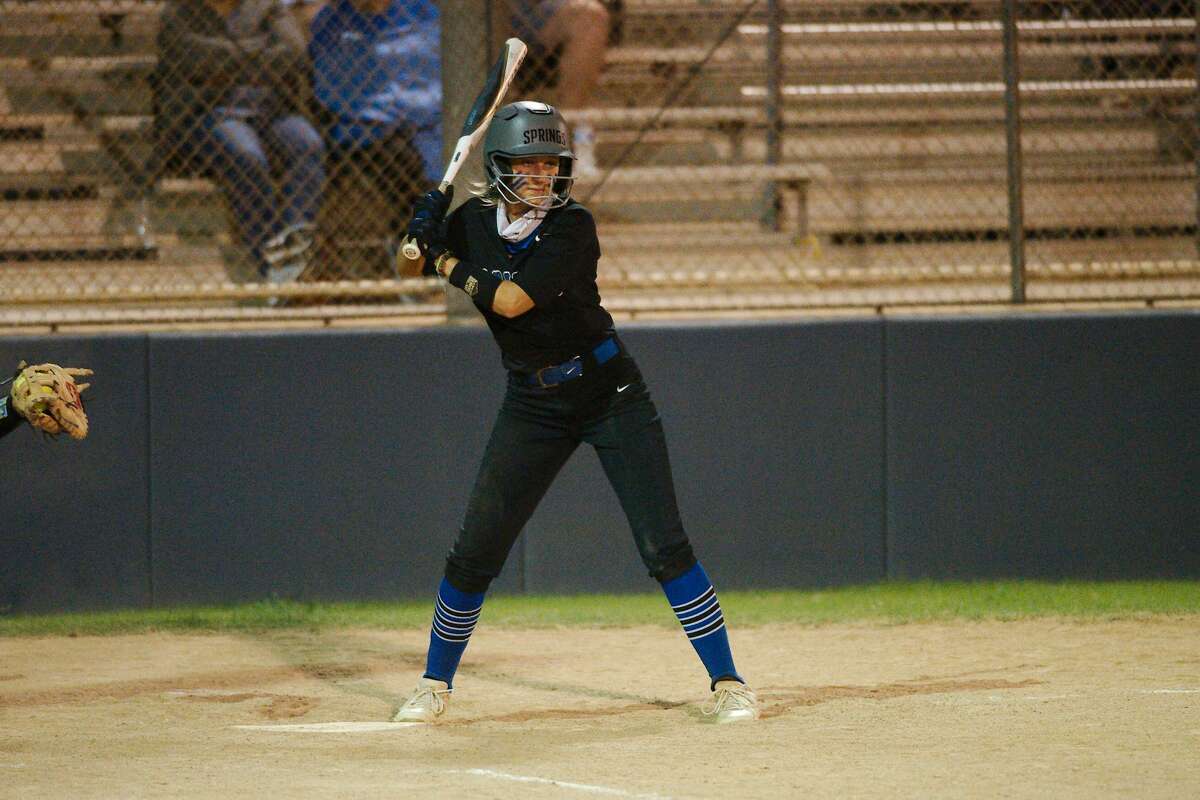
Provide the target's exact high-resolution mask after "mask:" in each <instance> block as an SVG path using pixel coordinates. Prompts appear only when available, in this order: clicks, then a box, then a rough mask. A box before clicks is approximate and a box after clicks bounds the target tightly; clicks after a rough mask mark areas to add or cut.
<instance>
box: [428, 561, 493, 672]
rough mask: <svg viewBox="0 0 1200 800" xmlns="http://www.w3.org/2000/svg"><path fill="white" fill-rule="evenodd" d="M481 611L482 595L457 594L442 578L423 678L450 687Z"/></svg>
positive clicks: (478, 593)
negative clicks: (431, 679) (443, 682)
mask: <svg viewBox="0 0 1200 800" xmlns="http://www.w3.org/2000/svg"><path fill="white" fill-rule="evenodd" d="M481 610H483V592H460V591H459V590H458V589H455V588H454V587H453V586H451V585H450V582H449V581H448V580H446V579H445V578H442V584H441V586H439V587H438V594H437V604H436V605H435V606H434V609H433V627H432V628H431V629H430V631H429V654H428V655H427V656H426V658H425V677H426V678H433V679H435V680H439V681H445V682H446V683H447V684H450V685H451V686H453V685H454V673H455V672H456V671H457V670H458V662H459V659H461V658H462V654H463V651H464V650H466V649H467V642H469V641H470V640H471V633H472V631H474V630H475V623H476V622H478V621H479V612H480V611H481Z"/></svg>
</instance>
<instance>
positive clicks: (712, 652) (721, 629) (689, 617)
mask: <svg viewBox="0 0 1200 800" xmlns="http://www.w3.org/2000/svg"><path fill="white" fill-rule="evenodd" d="M662 588H663V592H665V593H666V595H667V602H668V603H670V604H671V610H672V611H674V612H675V616H676V617H678V618H679V623H680V624H681V625H683V632H684V633H686V634H687V637H688V641H690V642H691V643H692V647H694V648H696V655H698V656H700V660H701V661H702V662H704V668H705V669H706V670H708V677H709V679H710V680H711V681H712V684H713V685H716V682H717V681H719V680H724V679H725V678H731V679H733V680H735V681H741V682H743V683H744V682H745V681H742V676H741V675H738V673H737V669H735V668H734V666H733V653H731V652H730V651H729V634H728V632H726V630H725V616H724V615H723V614H722V613H721V604H720V603H719V602H718V601H717V590H716V589H714V588H713V585H712V581H710V580H709V579H708V575H706V574H705V573H704V567H702V566H700V564H699V563H698V562H697V563H696V564H695V566H693V567H692V568H691V569H689V570H688V571H687V572H685V573H683V574H682V575H680V576H679V577H678V578H675V579H674V580H669V581H667V582H666V583H664V584H663V585H662Z"/></svg>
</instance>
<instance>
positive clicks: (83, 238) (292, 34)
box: [0, 0, 1200, 326]
mask: <svg viewBox="0 0 1200 800" xmlns="http://www.w3.org/2000/svg"><path fill="white" fill-rule="evenodd" d="M1012 7H1013V9H1014V13H1013V17H1012V18H1013V21H1014V24H1015V32H1016V39H1015V42H1016V47H1015V54H1016V59H1017V60H1016V61H1015V62H1014V63H1015V66H1016V68H1017V69H1016V72H1015V73H1013V75H1014V80H1012V81H1010V84H1011V85H1006V80H1005V74H1006V72H1005V45H1004V43H1005V38H1004V30H1005V13H1004V6H1003V4H1002V3H1001V2H998V1H991V2H977V1H975V0H921V2H870V1H869V0H815V1H814V2H797V1H796V0H573V1H572V2H567V3H547V4H544V5H539V4H538V3H536V2H534V0H446V1H444V2H432V0H395V2H389V1H388V0H341V1H340V2H335V0H317V1H316V2H310V1H309V0H282V1H281V0H245V2H238V0H167V1H166V2H163V1H162V0H0V44H2V46H3V47H2V51H0V52H2V53H3V55H2V56H0V62H2V63H3V78H2V80H0V184H2V185H0V203H2V205H0V325H10V326H11V325H27V324H37V323H48V324H56V323H69V322H72V321H74V322H88V321H93V322H101V323H107V322H112V321H124V322H137V321H148V322H159V321H163V320H201V321H203V320H214V319H229V320H235V319H239V318H271V319H287V318H293V317H306V316H309V317H311V316H314V315H315V316H319V317H321V318H323V319H326V320H336V319H341V318H360V317H362V316H364V315H384V316H389V317H397V316H419V317H422V318H424V317H432V318H438V317H441V316H444V315H445V314H446V313H447V298H446V295H445V294H444V293H443V291H442V289H441V288H440V287H439V286H438V284H437V283H436V282H435V281H431V280H428V279H418V280H403V281H402V280H398V279H397V278H396V276H395V273H394V269H393V260H394V256H393V254H394V251H395V248H396V246H397V235H398V231H399V230H400V228H401V226H402V224H403V221H404V220H405V219H406V218H407V215H408V209H409V206H410V204H411V202H412V199H413V198H414V196H415V194H416V193H417V192H418V191H421V190H423V189H424V188H425V187H427V186H428V185H430V184H432V183H434V182H435V181H436V180H437V178H438V177H440V173H441V170H442V168H443V164H444V157H445V155H446V154H447V151H448V148H447V141H448V140H450V141H452V140H453V139H454V138H456V137H457V134H458V128H459V126H460V124H461V120H462V119H463V117H464V116H465V112H466V109H467V108H468V107H469V105H470V103H471V101H472V100H473V98H474V95H475V93H476V92H477V90H478V88H479V86H480V82H481V79H482V76H483V74H484V72H485V71H486V68H487V66H488V64H489V63H490V61H491V59H492V58H493V57H494V55H495V53H496V52H497V51H498V50H499V47H500V44H501V43H502V42H503V40H504V38H506V37H507V36H508V35H511V34H516V35H519V36H521V37H522V38H523V39H525V40H526V41H527V42H529V43H530V44H531V45H532V49H531V55H530V58H529V59H528V61H527V63H526V66H525V67H524V68H523V70H522V73H521V80H520V87H519V92H520V94H521V95H523V96H537V97H542V98H545V99H549V100H550V101H552V102H555V103H556V104H558V105H559V106H560V107H562V108H563V109H564V111H565V112H566V114H567V117H568V120H569V121H570V122H572V123H573V124H574V126H575V136H576V149H577V151H578V152H579V155H580V163H579V165H578V166H579V169H580V173H581V177H580V180H579V181H578V182H577V184H576V192H575V195H576V197H577V198H578V199H581V200H583V201H584V202H585V203H587V204H588V205H589V207H591V208H592V209H593V211H594V213H595V214H596V217H597V220H598V222H599V225H600V234H601V242H602V246H603V249H604V257H603V259H602V260H601V264H600V282H601V289H602V293H603V295H604V297H605V300H606V305H608V306H609V307H610V309H612V310H614V311H616V312H618V313H630V314H637V313H650V312H658V311H668V312H669V311H673V310H691V311H696V310H699V311H713V312H715V311H719V310H733V311H753V310H778V309H791V308H811V307H853V306H868V307H870V306H886V305H903V304H924V303H980V302H986V303H990V302H1008V301H1011V300H1012V299H1014V292H1015V291H1016V290H1015V289H1014V286H1015V285H1016V281H1014V279H1013V276H1014V269H1015V270H1016V271H1017V275H1018V279H1019V281H1020V284H1021V289H1020V291H1021V293H1022V294H1024V296H1025V297H1026V298H1027V299H1029V300H1031V301H1050V300H1064V301H1073V300H1085V301H1086V300H1091V301H1096V300H1116V299H1124V300H1133V301H1154V302H1157V301H1162V300H1171V299H1185V300H1186V299H1196V298H1200V265H1198V263H1197V249H1196V248H1197V227H1196V216H1197V203H1196V197H1197V171H1196V164H1197V152H1196V138H1197V113H1198V111H1197V103H1196V91H1197V81H1196V78H1197V48H1196V41H1197V30H1196V19H1197V14H1198V13H1200V12H1198V11H1197V8H1196V6H1195V5H1194V4H1192V3H1182V2H1178V1H1177V0H1166V1H1163V2H1155V3H1146V2H1134V1H1133V0H1088V2H1035V3H1031V2H1014V3H1012ZM1013 88H1019V91H1018V92H1015V93H1014V92H1013V91H1011V90H1012V89H1013ZM1006 123H1009V128H1007V129H1006ZM1017 128H1019V131H1020V137H1019V142H1020V147H1019V148H1014V147H1012V146H1010V145H1011V144H1012V142H1013V141H1015V140H1011V139H1010V137H1009V136H1007V135H1006V130H1012V131H1014V132H1015V131H1016V130H1017ZM1014 164H1015V165H1019V166H1020V171H1019V173H1017V174H1019V175H1020V176H1021V181H1020V182H1019V183H1017V184H1014V183H1013V182H1012V181H1010V180H1009V175H1010V168H1011V167H1012V166H1013V165H1014ZM478 178H479V171H478V170H477V169H476V170H474V171H468V172H467V174H466V175H464V176H463V178H461V179H460V181H459V183H460V186H459V187H458V188H459V190H460V191H459V195H460V197H461V196H463V195H465V194H466V192H465V191H464V190H465V189H467V188H468V187H467V183H468V182H469V181H470V180H472V179H474V180H478ZM1017 215H1020V217H1017ZM1014 218H1020V219H1023V221H1022V222H1021V224H1019V225H1015V226H1014V225H1013V224H1012V221H1013V219H1014ZM1014 245H1016V246H1015V247H1014ZM1014 265H1015V266H1014ZM451 312H453V308H451Z"/></svg>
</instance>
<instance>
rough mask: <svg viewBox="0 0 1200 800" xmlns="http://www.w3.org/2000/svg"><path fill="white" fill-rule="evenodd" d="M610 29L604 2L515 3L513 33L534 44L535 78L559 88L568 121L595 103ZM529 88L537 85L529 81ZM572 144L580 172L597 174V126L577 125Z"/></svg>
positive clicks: (542, 0)
mask: <svg viewBox="0 0 1200 800" xmlns="http://www.w3.org/2000/svg"><path fill="white" fill-rule="evenodd" d="M609 25H610V18H609V12H608V8H607V7H606V6H605V4H604V3H603V2H601V0H513V33H514V34H515V35H516V36H519V37H520V38H521V39H522V40H523V41H524V42H525V43H526V44H528V45H529V46H530V59H531V61H533V62H534V63H533V66H534V74H535V80H537V79H538V78H539V77H540V79H541V81H542V82H544V83H546V84H550V83H552V84H553V85H554V86H555V91H554V101H555V105H557V106H558V107H559V109H561V110H562V111H563V113H564V115H566V116H567V117H568V118H569V117H570V114H571V112H572V111H577V110H579V109H581V108H587V107H588V106H589V105H590V104H591V102H592V96H593V94H594V93H595V91H596V85H597V84H598V83H599V82H600V73H601V72H602V71H603V70H604V53H605V51H606V50H607V49H608V37H609ZM538 67H540V68H541V73H542V74H541V75H540V76H539V75H537V69H538ZM547 73H553V74H547ZM524 88H525V89H526V91H529V90H531V89H532V88H533V87H532V86H530V85H529V84H528V83H526V84H525V87H524ZM571 141H572V144H573V145H574V149H575V171H576V174H578V175H587V174H589V173H594V172H595V171H596V151H595V147H596V134H595V131H594V130H593V129H592V127H591V125H589V124H587V123H577V124H576V125H575V126H574V128H573V130H572V132H571Z"/></svg>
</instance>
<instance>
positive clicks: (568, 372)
mask: <svg viewBox="0 0 1200 800" xmlns="http://www.w3.org/2000/svg"><path fill="white" fill-rule="evenodd" d="M576 369H577V367H571V368H570V369H564V370H563V375H570V374H571V373H572V372H574V371H575V370H576Z"/></svg>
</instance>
